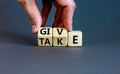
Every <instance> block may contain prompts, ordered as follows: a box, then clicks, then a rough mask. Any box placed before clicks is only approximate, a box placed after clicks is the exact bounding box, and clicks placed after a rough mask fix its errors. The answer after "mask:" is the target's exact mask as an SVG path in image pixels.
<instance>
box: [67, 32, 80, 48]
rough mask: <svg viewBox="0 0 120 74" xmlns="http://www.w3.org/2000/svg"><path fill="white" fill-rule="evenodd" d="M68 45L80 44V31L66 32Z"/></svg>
mask: <svg viewBox="0 0 120 74" xmlns="http://www.w3.org/2000/svg"><path fill="white" fill-rule="evenodd" d="M68 46H82V32H81V31H72V32H68Z"/></svg>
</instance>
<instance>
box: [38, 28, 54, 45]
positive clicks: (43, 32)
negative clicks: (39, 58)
mask: <svg viewBox="0 0 120 74" xmlns="http://www.w3.org/2000/svg"><path fill="white" fill-rule="evenodd" d="M38 46H52V28H51V27H41V28H40V29H39V31H38Z"/></svg>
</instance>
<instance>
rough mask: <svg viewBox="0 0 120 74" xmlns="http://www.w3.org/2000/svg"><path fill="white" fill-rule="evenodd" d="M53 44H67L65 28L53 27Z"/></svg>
mask: <svg viewBox="0 0 120 74" xmlns="http://www.w3.org/2000/svg"><path fill="white" fill-rule="evenodd" d="M53 46H67V30H66V29H65V28H53Z"/></svg>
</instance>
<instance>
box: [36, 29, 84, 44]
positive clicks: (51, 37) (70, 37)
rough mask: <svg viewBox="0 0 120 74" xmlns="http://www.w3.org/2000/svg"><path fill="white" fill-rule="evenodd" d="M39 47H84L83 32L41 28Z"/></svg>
mask: <svg viewBox="0 0 120 74" xmlns="http://www.w3.org/2000/svg"><path fill="white" fill-rule="evenodd" d="M38 46H82V32H81V31H72V32H67V30H66V29H65V28H51V27H41V28H40V29H39V31H38Z"/></svg>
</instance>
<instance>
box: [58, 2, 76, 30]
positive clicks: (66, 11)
mask: <svg viewBox="0 0 120 74" xmlns="http://www.w3.org/2000/svg"><path fill="white" fill-rule="evenodd" d="M56 2H57V3H58V4H59V5H60V6H61V7H63V13H62V22H63V25H64V27H65V28H66V29H67V30H68V31H72V18H73V14H74V10H75V7H76V4H75V2H74V0H66V1H64V0H61V1H60V0H56Z"/></svg>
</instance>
